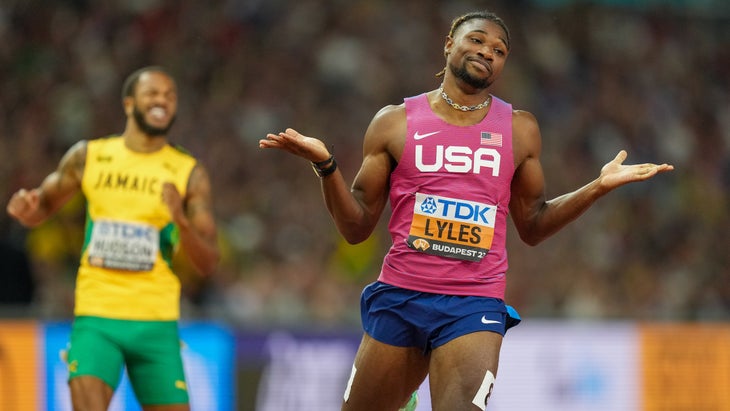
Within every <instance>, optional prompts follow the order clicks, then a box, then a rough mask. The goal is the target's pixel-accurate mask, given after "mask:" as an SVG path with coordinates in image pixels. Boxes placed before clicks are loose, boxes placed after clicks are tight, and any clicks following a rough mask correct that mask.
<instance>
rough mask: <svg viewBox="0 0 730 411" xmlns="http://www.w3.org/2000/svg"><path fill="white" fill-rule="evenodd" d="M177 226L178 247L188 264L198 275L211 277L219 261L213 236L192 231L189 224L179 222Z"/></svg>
mask: <svg viewBox="0 0 730 411" xmlns="http://www.w3.org/2000/svg"><path fill="white" fill-rule="evenodd" d="M177 226H178V230H179V231H180V245H181V246H182V249H183V251H184V252H185V254H186V255H187V256H188V258H189V259H190V262H191V263H192V264H193V266H194V267H195V268H196V269H197V271H198V273H199V274H200V275H202V276H209V275H212V274H213V273H214V272H215V270H216V269H217V268H218V262H219V261H220V252H219V250H218V244H217V239H216V238H215V235H203V234H201V233H199V232H198V231H197V230H195V229H193V228H192V227H191V225H190V223H189V222H180V223H178V224H177Z"/></svg>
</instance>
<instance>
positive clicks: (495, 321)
mask: <svg viewBox="0 0 730 411" xmlns="http://www.w3.org/2000/svg"><path fill="white" fill-rule="evenodd" d="M482 324H502V321H497V320H488V319H487V317H486V316H482Z"/></svg>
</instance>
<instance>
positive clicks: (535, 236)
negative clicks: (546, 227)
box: [519, 230, 547, 247]
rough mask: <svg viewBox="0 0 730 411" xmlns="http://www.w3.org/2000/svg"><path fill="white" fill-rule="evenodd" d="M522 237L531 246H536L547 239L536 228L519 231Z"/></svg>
mask: <svg viewBox="0 0 730 411" xmlns="http://www.w3.org/2000/svg"><path fill="white" fill-rule="evenodd" d="M519 234H520V239H521V240H522V242H524V243H525V244H527V245H529V246H530V247H534V246H536V245H538V244H540V243H542V242H543V240H545V238H547V237H546V236H544V235H540V234H539V233H538V232H536V231H534V230H522V231H520V232H519Z"/></svg>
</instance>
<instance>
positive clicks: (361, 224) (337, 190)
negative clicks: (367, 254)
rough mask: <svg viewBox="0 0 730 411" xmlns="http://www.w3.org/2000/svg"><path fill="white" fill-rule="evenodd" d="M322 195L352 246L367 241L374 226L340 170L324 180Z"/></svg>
mask: <svg viewBox="0 0 730 411" xmlns="http://www.w3.org/2000/svg"><path fill="white" fill-rule="evenodd" d="M321 186H322V195H323V197H324V202H325V205H326V206H327V210H328V211H329V213H330V215H331V216H332V220H333V221H334V223H335V226H336V227H337V230H338V231H339V232H340V234H341V235H342V236H343V237H344V238H345V240H346V241H347V242H348V243H350V244H357V243H360V242H362V241H365V239H367V237H368V236H369V235H370V233H372V230H373V227H374V224H372V223H371V222H370V221H369V218H368V213H366V210H365V207H364V206H363V205H362V204H361V203H360V201H358V200H357V198H356V196H355V195H354V194H353V192H352V191H351V189H350V187H348V185H347V183H346V182H345V180H344V178H343V177H342V174H341V173H340V171H339V170H337V171H335V172H334V173H333V174H332V175H330V176H327V177H324V178H322V181H321Z"/></svg>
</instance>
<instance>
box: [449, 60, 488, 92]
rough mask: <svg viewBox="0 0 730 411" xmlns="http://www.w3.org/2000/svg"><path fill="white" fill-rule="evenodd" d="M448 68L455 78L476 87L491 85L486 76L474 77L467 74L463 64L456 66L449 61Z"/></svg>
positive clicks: (481, 87)
mask: <svg viewBox="0 0 730 411" xmlns="http://www.w3.org/2000/svg"><path fill="white" fill-rule="evenodd" d="M449 70H451V72H452V73H453V74H454V76H456V78H458V79H459V80H461V81H463V82H464V83H466V84H468V85H469V86H471V87H474V88H476V89H486V88H487V87H489V86H491V85H492V82H491V81H490V80H489V78H488V77H487V78H483V79H481V78H476V77H474V76H472V75H471V74H469V72H468V71H466V68H465V67H464V66H461V67H456V66H455V65H453V64H451V63H449Z"/></svg>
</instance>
